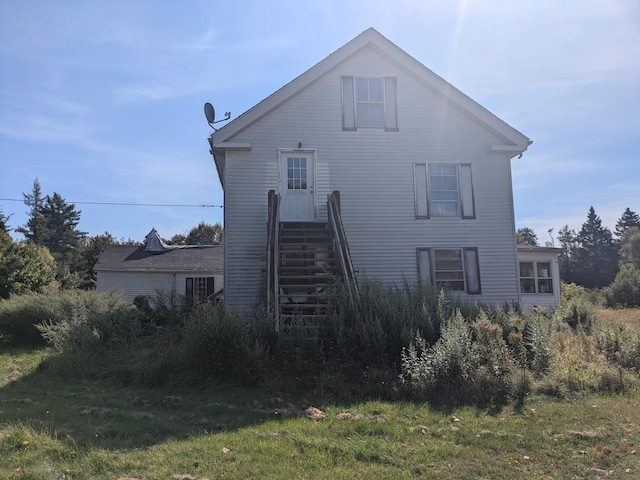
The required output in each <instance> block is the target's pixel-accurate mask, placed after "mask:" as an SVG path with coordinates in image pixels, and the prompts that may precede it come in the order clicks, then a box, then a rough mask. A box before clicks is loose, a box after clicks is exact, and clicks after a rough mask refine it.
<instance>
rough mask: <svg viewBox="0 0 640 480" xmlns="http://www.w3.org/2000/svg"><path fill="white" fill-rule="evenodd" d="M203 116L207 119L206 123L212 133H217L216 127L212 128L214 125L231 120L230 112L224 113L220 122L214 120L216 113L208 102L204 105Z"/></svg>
mask: <svg viewBox="0 0 640 480" xmlns="http://www.w3.org/2000/svg"><path fill="white" fill-rule="evenodd" d="M204 115H205V117H207V123H208V124H209V126H210V127H211V128H213V131H214V132H216V131H217V130H216V127H214V126H213V124H214V123H219V122H224V121H226V120H229V119H230V118H231V112H225V113H224V118H223V119H222V120H216V111H215V110H214V109H213V105H211V104H210V103H209V102H207V103H205V104H204Z"/></svg>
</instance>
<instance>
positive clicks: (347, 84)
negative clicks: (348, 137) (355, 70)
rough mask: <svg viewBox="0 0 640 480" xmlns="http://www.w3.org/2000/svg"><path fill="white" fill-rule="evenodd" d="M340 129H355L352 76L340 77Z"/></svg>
mask: <svg viewBox="0 0 640 480" xmlns="http://www.w3.org/2000/svg"><path fill="white" fill-rule="evenodd" d="M342 129H343V130H355V129H356V112H355V98H354V94H353V77H342Z"/></svg>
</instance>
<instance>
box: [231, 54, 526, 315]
mask: <svg viewBox="0 0 640 480" xmlns="http://www.w3.org/2000/svg"><path fill="white" fill-rule="evenodd" d="M349 75H359V76H367V75H371V76H393V77H396V78H397V111H398V116H397V124H398V131H393V132H392V131H384V130H383V129H359V130H358V131H343V130H342V116H341V115H342V113H341V112H342V106H341V77H342V76H349ZM223 131H224V130H221V132H223ZM226 141H229V142H237V143H246V144H250V145H251V149H250V150H249V151H226V157H225V160H224V165H225V166H224V173H223V175H224V188H225V225H224V227H225V270H226V271H225V282H226V283H225V303H226V305H227V306H228V307H231V308H240V309H242V310H244V311H245V312H251V311H253V309H254V308H255V306H256V305H257V304H259V303H260V302H262V301H263V300H264V288H265V287H264V285H265V283H264V282H265V272H264V269H265V262H266V258H265V256H266V223H267V192H268V191H269V190H271V189H274V190H276V191H278V190H279V173H278V172H279V155H278V152H279V149H292V148H296V147H297V146H298V145H299V144H301V145H302V148H303V149H313V150H315V155H316V192H315V198H316V202H317V219H318V220H319V221H324V220H326V195H327V193H328V192H331V191H334V190H339V191H340V193H341V205H342V215H343V221H344V224H345V228H346V231H347V235H348V240H349V246H350V250H351V253H352V256H353V261H354V264H355V267H356V269H357V271H358V273H359V274H360V275H366V276H370V277H374V278H376V279H378V280H380V281H383V282H395V283H398V284H400V283H401V282H403V281H404V280H408V281H410V282H415V281H417V279H418V261H417V253H416V252H417V249H418V248H434V247H436V248H437V247H475V248H477V249H478V258H479V264H480V277H481V289H482V293H481V294H480V295H469V296H468V297H469V298H470V299H472V300H477V301H481V302H489V303H502V302H512V301H518V300H519V287H518V272H517V255H516V245H515V238H514V231H515V223H514V216H513V201H512V187H511V169H510V163H509V162H510V157H511V156H513V154H512V153H495V152H494V153H492V152H491V146H492V145H500V144H504V143H505V142H506V141H507V140H505V138H504V136H503V135H502V134H499V133H497V132H495V131H493V130H491V129H489V128H488V127H487V126H486V125H485V124H481V123H480V122H479V121H477V120H476V119H475V117H473V116H471V115H469V114H468V113H466V112H465V111H464V110H463V109H461V108H460V107H458V106H454V105H452V104H450V103H448V102H447V101H445V100H444V99H443V98H442V97H441V95H440V94H438V93H436V92H435V91H434V89H433V88H430V86H429V85H428V84H427V83H426V82H425V80H424V79H422V78H420V77H419V76H417V75H415V74H414V73H411V72H409V71H408V70H407V69H406V68H401V67H399V66H397V64H395V63H393V62H390V61H389V59H388V58H385V57H383V56H381V55H380V54H379V53H378V52H377V50H375V49H372V48H364V49H363V50H361V51H359V52H358V53H357V54H356V55H355V56H353V57H350V58H349V59H347V60H346V61H345V62H343V63H341V64H339V65H337V66H336V68H334V69H332V70H330V71H328V72H327V73H326V74H324V75H323V76H321V77H320V78H319V79H317V80H316V81H315V82H314V83H312V84H310V85H308V86H306V88H305V89H303V90H301V91H300V92H298V93H297V94H296V95H295V96H293V97H292V98H290V99H288V100H287V101H286V102H285V103H283V104H281V105H279V106H277V107H276V108H274V109H273V110H271V111H270V112H268V113H266V114H265V115H264V116H263V117H261V118H260V119H258V120H257V121H256V122H255V123H253V124H251V125H248V126H247V127H246V128H244V129H242V130H241V131H239V132H237V133H236V134H235V135H234V136H233V138H229V139H226ZM416 163H422V164H428V163H441V164H448V163H450V164H470V165H471V169H472V172H473V191H474V201H475V218H473V219H461V218H431V219H424V218H419V219H418V218H416V215H415V197H414V178H413V172H414V164H416Z"/></svg>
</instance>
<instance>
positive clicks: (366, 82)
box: [342, 77, 398, 131]
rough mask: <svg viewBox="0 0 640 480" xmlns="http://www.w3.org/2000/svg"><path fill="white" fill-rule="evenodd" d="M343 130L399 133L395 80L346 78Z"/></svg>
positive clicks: (390, 78)
mask: <svg viewBox="0 0 640 480" xmlns="http://www.w3.org/2000/svg"><path fill="white" fill-rule="evenodd" d="M342 128H343V130H357V129H359V128H384V129H385V130H394V131H395V130H397V129H398V122H397V112H396V78H395V77H342Z"/></svg>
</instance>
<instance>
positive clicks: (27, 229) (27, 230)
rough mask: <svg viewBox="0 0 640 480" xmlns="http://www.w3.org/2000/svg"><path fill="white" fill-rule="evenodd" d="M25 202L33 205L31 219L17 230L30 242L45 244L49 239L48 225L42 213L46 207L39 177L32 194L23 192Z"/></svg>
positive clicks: (27, 204)
mask: <svg viewBox="0 0 640 480" xmlns="http://www.w3.org/2000/svg"><path fill="white" fill-rule="evenodd" d="M22 196H23V197H24V204H25V205H26V206H27V207H31V208H30V210H29V212H28V213H29V220H27V223H26V224H25V225H23V226H21V227H18V228H16V232H18V233H22V234H23V235H24V236H25V238H26V239H27V241H28V242H32V243H35V244H36V245H44V244H45V242H46V240H47V227H46V225H45V220H44V217H43V214H42V209H43V207H44V198H42V189H41V188H40V182H39V181H38V178H36V179H35V180H34V181H33V190H32V191H31V194H28V193H23V194H22Z"/></svg>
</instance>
